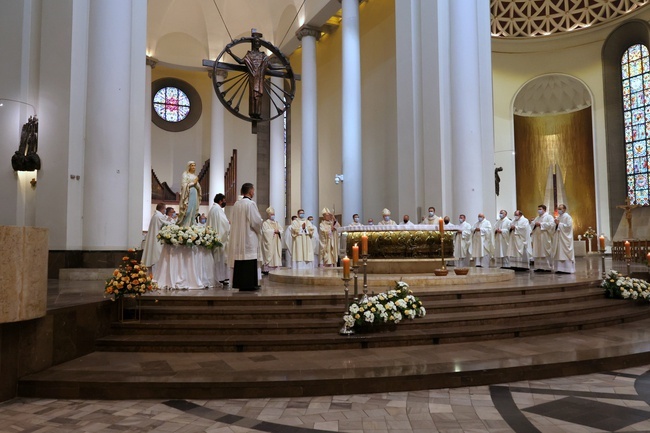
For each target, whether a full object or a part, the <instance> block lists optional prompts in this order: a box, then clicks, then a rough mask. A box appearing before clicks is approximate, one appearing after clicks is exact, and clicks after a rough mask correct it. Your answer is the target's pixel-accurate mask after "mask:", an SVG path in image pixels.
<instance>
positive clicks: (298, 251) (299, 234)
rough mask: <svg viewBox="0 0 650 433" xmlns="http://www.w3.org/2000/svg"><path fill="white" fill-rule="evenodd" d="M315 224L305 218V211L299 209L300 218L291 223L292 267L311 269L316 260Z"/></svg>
mask: <svg viewBox="0 0 650 433" xmlns="http://www.w3.org/2000/svg"><path fill="white" fill-rule="evenodd" d="M313 236H314V226H313V225H312V224H311V223H310V222H309V221H308V220H307V219H306V218H305V211H304V210H303V209H300V210H299V211H298V218H296V219H295V220H293V222H292V223H291V237H292V240H291V263H292V265H291V267H292V268H293V269H309V268H312V267H313V263H312V262H313V261H314V244H313V243H312V238H313Z"/></svg>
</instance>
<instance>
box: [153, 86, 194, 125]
mask: <svg viewBox="0 0 650 433" xmlns="http://www.w3.org/2000/svg"><path fill="white" fill-rule="evenodd" d="M151 94H152V98H151V104H152V108H153V110H152V112H151V121H152V122H153V123H154V124H155V125H156V126H158V127H159V128H161V129H164V130H165V131H170V132H181V131H185V130H187V129H190V128H191V127H192V126H194V125H195V124H196V122H197V121H198V120H199V118H200V117H201V111H202V107H201V97H200V96H199V93H198V92H197V91H196V89H195V88H194V87H193V86H192V85H191V84H190V83H188V82H186V81H183V80H179V79H177V78H172V77H166V78H160V79H158V80H156V81H154V82H153V83H151Z"/></svg>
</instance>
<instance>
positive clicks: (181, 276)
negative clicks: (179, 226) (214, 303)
mask: <svg viewBox="0 0 650 433" xmlns="http://www.w3.org/2000/svg"><path fill="white" fill-rule="evenodd" d="M153 279H154V280H155V281H156V282H158V286H160V287H161V288H164V289H190V290H191V289H205V288H207V287H215V286H216V285H217V281H216V280H215V277H214V259H213V257H212V250H210V249H208V248H205V247H202V246H196V245H192V246H186V245H169V244H165V245H163V248H162V252H161V253H160V259H159V260H158V263H156V265H155V266H154V267H153Z"/></svg>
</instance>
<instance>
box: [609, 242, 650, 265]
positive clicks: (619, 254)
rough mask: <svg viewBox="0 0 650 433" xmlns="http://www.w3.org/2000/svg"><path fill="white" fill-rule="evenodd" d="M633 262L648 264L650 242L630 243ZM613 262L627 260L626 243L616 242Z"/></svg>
mask: <svg viewBox="0 0 650 433" xmlns="http://www.w3.org/2000/svg"><path fill="white" fill-rule="evenodd" d="M630 249H631V253H632V261H633V262H640V263H646V260H647V259H646V257H647V255H648V253H650V241H648V240H645V241H630ZM612 260H625V241H615V242H614V244H613V245H612Z"/></svg>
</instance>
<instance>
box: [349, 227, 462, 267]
mask: <svg viewBox="0 0 650 433" xmlns="http://www.w3.org/2000/svg"><path fill="white" fill-rule="evenodd" d="M447 227H448V228H449V230H445V231H444V232H443V233H442V234H441V232H440V230H439V226H437V225H412V226H405V225H402V226H400V225H392V226H380V225H376V226H375V225H372V226H367V225H361V226H345V227H341V228H339V229H338V231H339V232H340V233H341V246H342V248H345V254H347V255H348V257H352V246H353V245H355V244H358V245H361V236H362V235H366V236H368V255H369V256H370V257H371V258H372V259H442V257H443V256H442V253H443V250H442V249H441V245H440V240H441V239H440V238H441V236H442V237H443V239H444V257H445V259H452V257H453V255H454V235H455V234H456V231H455V230H456V226H454V225H447Z"/></svg>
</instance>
